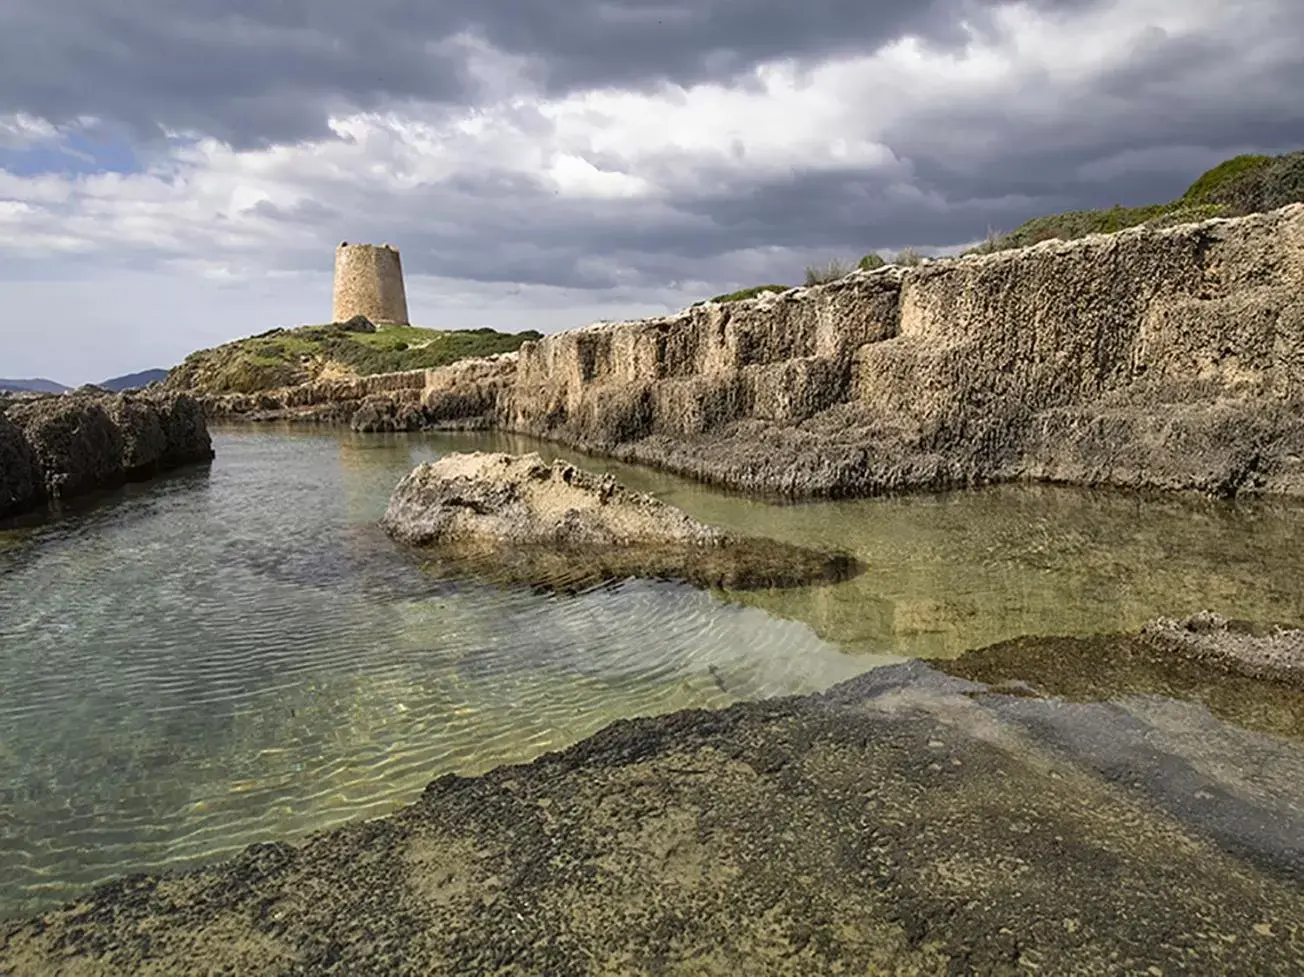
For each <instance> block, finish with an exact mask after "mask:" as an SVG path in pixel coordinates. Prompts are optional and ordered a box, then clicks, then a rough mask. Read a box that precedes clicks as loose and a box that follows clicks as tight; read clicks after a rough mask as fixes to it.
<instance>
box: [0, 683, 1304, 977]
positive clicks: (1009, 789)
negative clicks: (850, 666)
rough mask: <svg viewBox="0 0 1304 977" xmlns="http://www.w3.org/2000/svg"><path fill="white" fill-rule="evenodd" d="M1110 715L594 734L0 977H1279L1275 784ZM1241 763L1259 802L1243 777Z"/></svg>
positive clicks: (19, 962)
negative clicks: (223, 976) (202, 976)
mask: <svg viewBox="0 0 1304 977" xmlns="http://www.w3.org/2000/svg"><path fill="white" fill-rule="evenodd" d="M1117 713H1118V710H1117V707H1116V706H1114V705H1113V704H1110V703H1091V702H1086V703H1074V704H1066V703H1064V702H1061V701H1040V700H1037V699H1034V698H1028V697H1018V696H1014V695H1009V694H1004V695H1001V694H990V693H988V692H986V691H985V690H984V689H983V687H982V686H981V685H977V684H975V683H972V682H966V681H962V680H959V679H954V678H950V677H946V676H939V675H938V674H937V673H936V672H934V671H932V670H931V669H929V668H928V667H927V666H924V665H923V664H922V663H918V662H915V663H911V664H908V665H902V666H895V667H892V668H887V669H879V670H876V671H875V672H872V673H870V674H867V675H864V676H862V677H860V678H857V679H854V680H852V681H851V682H848V683H844V684H843V685H841V686H837V687H835V688H833V689H831V690H830V691H829V692H827V693H825V694H822V695H816V696H810V697H794V698H786V699H779V700H771V701H766V702H759V703H749V704H740V705H736V706H733V707H730V708H728V709H725V710H721V711H689V712H680V713H676V714H674V715H670V716H663V717H659V718H651V719H639V720H633V721H623V722H618V723H615V724H613V725H612V726H609V727H608V728H606V729H605V730H603V731H602V732H600V733H598V734H597V735H595V736H593V737H591V738H590V739H588V740H585V741H583V742H581V743H579V744H577V745H575V746H573V747H571V748H570V749H567V750H565V751H564V752H560V753H554V754H549V755H547V756H544V757H541V758H539V759H538V760H536V761H535V762H534V763H531V764H528V765H523V766H513V767H502V768H499V769H496V770H493V771H491V772H489V773H487V774H485V775H483V776H480V777H473V778H461V777H456V776H452V775H449V776H444V777H441V778H440V779H438V780H436V781H434V782H433V783H431V784H430V785H429V787H427V789H426V791H425V793H424V795H423V796H422V797H421V798H420V800H419V801H417V802H416V803H415V804H413V805H411V806H410V807H407V808H405V809H403V810H401V811H399V812H397V813H395V814H394V815H392V816H389V817H385V818H378V819H374V820H371V821H367V822H363V823H355V824H350V825H347V826H345V827H342V828H339V829H337V830H333V831H330V832H327V833H323V834H320V835H316V836H314V837H312V838H310V839H308V840H307V841H306V842H305V843H303V844H302V845H298V846H292V845H289V844H265V845H256V846H253V847H251V848H249V849H247V850H246V851H245V852H244V853H242V854H241V855H240V856H238V857H237V858H235V859H232V860H231V861H228V862H225V863H223V864H221V865H216V866H213V867H210V868H206V869H203V870H200V871H195V872H190V873H184V874H169V875H148V876H147V875H138V876H134V877H131V878H126V879H121V880H117V881H115V882H111V883H109V884H107V885H104V886H101V887H99V888H97V889H95V890H94V891H92V892H90V893H88V894H87V895H86V896H84V897H83V898H81V899H79V900H77V901H75V902H73V903H70V904H68V905H67V906H65V907H62V908H59V909H55V910H52V911H49V912H46V913H44V914H42V915H41V916H39V917H36V918H33V919H29V920H17V921H13V922H10V923H0V972H5V973H9V974H13V975H14V977H28V975H37V974H44V973H76V974H80V975H86V977H100V975H116V974H123V975H126V974H131V975H136V974H151V975H156V977H158V975H171V974H178V975H179V974H192V973H195V972H196V970H197V968H198V969H199V970H202V972H205V973H214V974H216V973H231V974H265V975H269V977H270V975H291V974H341V975H343V974H349V975H352V974H375V975H381V974H386V975H389V974H392V975H405V974H411V975H417V974H421V975H444V974H447V975H454V974H456V975H462V974H504V975H505V974H520V975H524V974H559V975H560V974H575V975H593V977H600V975H608V974H610V975H616V974H621V975H644V974H647V975H652V974H662V975H664V974H685V975H686V974H695V975H696V974H702V975H721V977H723V975H734V974H746V975H756V977H777V975H784V977H805V975H810V974H832V973H844V974H883V975H899V977H907V975H924V974H927V975H937V977H940V975H948V974H981V975H992V977H1006V975H1008V977H1013V975H1016V974H1023V973H1028V972H1035V973H1045V974H1056V975H1065V977H1074V975H1091V977H1097V975H1115V974H1117V975H1124V974H1126V975H1132V974H1151V973H1191V974H1228V975H1233V974H1234V975H1246V977H1250V975H1253V977H1269V975H1281V977H1285V975H1294V974H1298V973H1299V953H1300V945H1299V925H1300V918H1301V915H1300V914H1301V909H1300V906H1301V898H1302V897H1304V879H1302V878H1301V866H1300V862H1299V853H1298V834H1297V833H1295V834H1292V831H1293V830H1294V829H1296V828H1297V827H1298V824H1299V818H1300V814H1299V809H1298V808H1295V809H1293V810H1292V809H1291V807H1290V804H1291V803H1292V801H1293V800H1294V798H1296V797H1297V796H1298V794H1299V787H1298V785H1299V783H1300V781H1299V778H1298V777H1292V774H1295V773H1296V772H1297V770H1298V763H1297V761H1295V760H1292V759H1291V757H1290V754H1289V753H1288V751H1286V750H1285V749H1283V748H1282V747H1281V746H1280V745H1278V746H1276V747H1275V748H1274V746H1273V744H1274V742H1276V741H1274V740H1271V739H1270V738H1266V737H1264V738H1259V739H1245V738H1243V736H1242V734H1239V732H1238V731H1237V730H1234V729H1232V728H1230V727H1226V726H1215V727H1214V732H1215V733H1216V734H1217V735H1218V736H1220V737H1221V738H1222V739H1221V740H1220V743H1223V744H1224V745H1223V746H1222V749H1223V751H1224V753H1225V755H1227V756H1229V757H1230V761H1229V762H1228V763H1226V764H1224V765H1221V766H1219V765H1214V764H1210V763H1209V762H1207V760H1203V759H1202V760H1201V762H1198V763H1197V762H1193V761H1192V759H1191V758H1192V757H1197V758H1202V757H1203V754H1201V753H1200V752H1199V750H1200V749H1201V747H1202V745H1207V741H1206V739H1205V738H1201V737H1199V736H1198V734H1199V733H1200V732H1203V731H1204V730H1203V727H1199V726H1194V727H1191V728H1190V729H1189V732H1190V733H1191V737H1190V738H1189V739H1178V738H1176V737H1175V736H1174V729H1175V723H1176V722H1177V721H1178V719H1180V718H1181V717H1182V716H1188V717H1194V719H1193V720H1192V721H1194V722H1197V723H1198V722H1199V721H1200V717H1204V716H1206V715H1207V714H1206V713H1204V712H1203V710H1200V709H1198V708H1192V709H1191V710H1189V712H1188V713H1182V714H1179V715H1178V716H1177V717H1175V716H1173V715H1171V714H1165V715H1163V716H1162V717H1160V720H1159V721H1158V722H1157V723H1156V724H1154V725H1148V724H1146V722H1145V715H1144V713H1141V712H1140V710H1139V709H1136V708H1133V709H1131V710H1129V714H1128V717H1129V722H1128V723H1120V722H1118V715H1117ZM1056 724H1059V725H1056ZM1037 730H1042V731H1044V733H1045V735H1046V736H1047V738H1048V739H1049V742H1047V740H1046V739H1039V738H1038V737H1037V735H1036V731H1037ZM1084 731H1085V733H1086V734H1087V735H1084ZM1074 734H1077V735H1074ZM1111 735H1112V736H1114V737H1122V739H1111V738H1109V737H1110V736H1111ZM1102 736H1103V737H1104V743H1105V745H1106V746H1107V747H1108V748H1109V752H1108V754H1107V755H1100V754H1099V752H1098V751H1097V745H1098V741H1099V740H1100V738H1101V737H1102ZM1256 751H1262V752H1258V753H1256ZM1265 756H1267V757H1270V758H1271V761H1272V764H1273V766H1272V772H1273V774H1274V777H1273V779H1272V781H1271V784H1270V785H1266V786H1258V787H1256V786H1255V783H1254V780H1253V779H1252V778H1247V777H1244V776H1242V770H1243V767H1242V766H1241V765H1240V764H1241V761H1244V760H1246V758H1248V757H1257V758H1258V759H1257V760H1255V761H1253V762H1252V765H1253V766H1254V767H1255V768H1256V769H1255V773H1256V775H1259V774H1261V773H1262V770H1261V768H1262V766H1263V758H1264V757H1265ZM1146 764H1159V765H1162V766H1161V768H1160V771H1159V773H1160V774H1162V775H1154V776H1149V777H1147V783H1149V784H1153V785H1155V786H1156V788H1157V790H1158V791H1160V793H1159V794H1158V795H1157V796H1152V795H1150V794H1148V793H1146V792H1145V791H1143V790H1141V789H1138V788H1136V787H1135V786H1134V780H1135V779H1136V778H1137V777H1138V776H1139V775H1140V774H1139V773H1138V771H1149V768H1148V767H1146V766H1145V765H1146ZM1149 772H1151V773H1154V772H1153V771H1149ZM1165 788H1168V793H1162V791H1163V790H1164V789H1165ZM1269 788H1270V789H1269ZM1277 795H1280V796H1277ZM1256 832H1257V833H1256ZM1274 832H1275V833H1274Z"/></svg>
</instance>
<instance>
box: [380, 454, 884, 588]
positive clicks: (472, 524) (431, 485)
mask: <svg viewBox="0 0 1304 977" xmlns="http://www.w3.org/2000/svg"><path fill="white" fill-rule="evenodd" d="M381 525H382V526H383V527H384V529H385V531H386V532H388V533H389V534H390V535H391V536H393V537H394V538H396V539H398V540H401V541H402V542H405V543H409V544H412V545H415V546H425V547H433V548H434V552H433V554H432V561H433V562H434V565H435V566H437V567H440V568H444V569H448V570H453V571H456V570H458V569H459V568H460V569H462V570H464V571H465V570H469V571H470V572H473V573H476V574H477V575H482V576H489V577H492V578H495V579H500V580H505V581H507V580H510V581H518V582H527V583H531V584H535V585H541V586H565V587H576V586H583V585H586V584H589V583H594V582H597V581H601V580H610V579H619V578H622V577H628V576H650V577H676V578H680V579H685V580H688V581H690V582H693V583H697V584H699V585H702V586H727V587H740V588H741V587H757V586H780V585H791V584H801V583H810V582H812V581H817V580H836V579H843V578H845V577H847V576H849V575H850V574H852V573H854V572H856V571H857V570H858V569H859V568H858V567H857V566H856V564H855V561H853V560H851V559H850V558H848V557H843V556H839V555H836V554H834V555H826V554H821V553H815V552H813V551H809V550H805V549H802V548H799V547H795V546H789V545H786V544H782V543H779V542H777V541H773V540H764V539H741V538H736V537H731V536H728V535H726V534H725V533H723V532H721V531H720V530H718V529H715V528H714V527H711V526H707V525H705V524H703V523H700V522H698V521H697V520H695V519H692V518H691V517H689V516H688V515H687V514H685V513H684V512H682V511H681V510H679V509H676V508H675V507H674V506H671V505H667V504H666V503H664V502H661V501H660V500H658V499H655V498H653V497H652V496H650V495H645V494H642V493H639V492H631V491H630V490H628V489H626V488H625V487H624V486H622V485H621V484H620V483H619V482H617V481H616V480H615V479H614V478H613V477H612V476H610V475H594V474H591V473H589V472H586V471H583V470H582V469H579V468H576V467H575V466H574V465H570V464H567V463H566V462H563V461H556V462H553V464H551V465H546V464H544V463H543V461H542V460H541V459H540V458H539V456H538V455H536V454H529V455H522V456H517V455H507V454H489V453H482V452H476V453H474V454H455V455H447V456H445V457H443V458H441V459H439V460H438V461H435V462H427V463H425V464H423V465H419V466H418V467H417V468H416V469H414V470H413V471H412V472H411V473H410V474H408V475H407V476H406V477H405V478H404V479H403V480H402V481H401V482H400V483H399V484H398V486H397V488H395V489H394V494H393V496H392V497H391V499H390V503H389V508H388V509H387V510H386V512H385V515H384V518H383V519H382V521H381Z"/></svg>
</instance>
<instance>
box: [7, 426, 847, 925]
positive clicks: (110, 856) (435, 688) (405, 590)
mask: <svg viewBox="0 0 1304 977" xmlns="http://www.w3.org/2000/svg"><path fill="white" fill-rule="evenodd" d="M217 449H218V458H217V461H216V463H215V464H214V466H213V468H212V470H211V472H210V473H208V474H207V475H206V476H205V477H202V478H198V477H196V478H190V479H182V480H167V481H165V482H162V483H159V484H158V485H157V486H154V488H153V491H150V490H147V489H145V488H143V487H134V488H133V489H131V490H129V491H127V492H125V493H121V494H119V495H118V496H116V497H115V498H113V499H110V500H109V501H106V502H102V503H100V504H98V505H96V506H95V507H93V508H91V509H90V510H88V511H83V512H79V513H76V514H75V515H74V516H72V517H71V518H67V519H63V520H60V521H57V522H54V523H50V524H47V525H45V526H41V527H38V528H37V529H35V530H32V531H30V536H31V539H30V542H31V545H30V546H28V547H27V548H26V549H25V550H24V549H23V548H22V547H21V546H20V547H18V548H17V549H16V550H15V549H14V548H8V549H6V550H5V551H4V552H5V558H4V562H0V649H3V653H4V656H5V664H6V674H5V682H4V689H3V697H2V698H0V915H7V914H11V913H17V912H30V911H33V910H36V909H39V908H41V907H43V906H46V905H49V904H51V903H53V902H57V901H60V900H63V899H65V898H68V897H69V896H70V895H72V894H73V893H74V892H75V891H76V890H77V889H79V888H80V887H82V886H85V885H89V884H93V883H96V882H99V881H103V880H105V879H107V878H110V877H113V876H114V875H117V874H119V873H122V872H128V871H140V870H145V869H151V868H156V869H157V868H177V867H184V866H188V865H192V864H195V863H197V862H200V861H203V860H206V859H211V858H214V857H219V856H223V855H229V854H232V853H234V852H236V851H238V850H239V849H241V848H242V847H244V846H245V845H247V844H249V843H252V842H256V841H265V840H268V839H274V838H293V837H297V836H302V835H303V834H305V833H306V832H310V831H315V830H320V829H323V828H327V827H331V826H334V825H337V824H340V823H342V822H344V821H348V820H351V819H354V818H358V817H374V816H378V815H381V814H384V813H387V812H388V811H391V810H393V809H394V808H395V807H396V806H398V805H400V804H403V803H406V802H409V801H411V800H412V799H414V798H415V796H416V795H417V794H418V793H419V792H420V790H421V789H422V788H423V787H424V786H425V784H426V783H428V782H429V781H430V780H431V779H433V778H435V777H437V776H439V775H440V774H442V773H445V772H448V771H456V772H461V773H477V772H480V771H483V770H486V769H488V768H490V767H493V766H496V765H499V764H501V763H507V762H518V761H523V760H527V759H530V758H532V757H534V756H536V755H538V754H539V753H541V752H545V751H547V750H552V749H557V748H560V747H563V746H566V745H568V744H570V743H573V742H575V741H576V740H578V739H580V738H582V737H583V736H586V735H588V734H590V733H592V732H595V731H596V730H597V729H599V728H601V727H602V726H604V725H606V724H607V723H609V722H610V721H611V720H612V719H614V718H617V717H622V716H629V715H639V714H653V713H658V712H664V711H669V710H673V709H679V708H684V707H690V706H719V705H724V704H727V703H728V702H731V701H734V700H735V699H738V698H743V697H750V696H759V695H766V694H775V693H785V692H797V691H807V690H810V689H814V688H819V687H822V686H825V685H827V684H830V683H832V682H833V681H836V680H837V679H839V678H842V677H845V676H846V675H849V674H853V673H854V672H855V671H858V670H860V669H862V668H864V667H866V666H867V664H868V663H867V662H863V661H855V660H851V659H848V658H847V657H846V656H845V655H843V654H842V653H841V652H839V651H837V650H836V649H834V648H832V647H831V646H829V645H827V644H825V643H824V642H822V641H821V640H819V639H818V638H816V637H815V636H814V635H813V634H812V632H811V631H810V630H809V628H807V627H806V626H804V625H801V624H797V623H787V622H780V623H778V624H776V623H775V622H774V621H772V620H771V619H770V618H769V617H768V615H766V614H765V613H764V612H762V611H759V610H754V609H747V608H742V607H738V606H731V605H726V604H723V603H721V602H720V601H719V600H718V599H716V598H713V597H711V596H710V595H708V594H705V593H702V592H700V591H697V590H693V589H692V588H689V587H686V586H680V585H674V584H666V583H643V582H635V581H629V582H625V583H621V584H617V585H612V586H603V587H597V588H592V589H589V590H586V591H583V592H581V593H578V594H573V595H562V594H556V593H535V592H533V591H531V590H530V589H529V588H521V587H498V586H487V585H477V584H475V583H473V582H468V581H460V582H450V581H438V580H432V579H430V578H429V577H427V576H425V575H423V574H422V573H421V572H420V570H419V568H418V567H417V566H416V565H415V564H414V563H413V561H412V560H411V559H410V558H408V557H406V556H404V555H402V554H401V553H399V552H398V550H397V549H396V548H395V547H393V546H392V545H391V544H390V543H389V541H388V540H387V539H385V537H384V536H383V534H381V533H380V531H379V530H378V529H377V527H376V521H377V519H378V518H379V516H380V514H381V512H382V511H383V507H384V504H385V500H386V499H387V498H388V494H389V491H390V489H391V488H392V486H393V485H394V484H395V483H396V482H397V481H398V479H399V478H400V477H401V476H402V475H403V474H405V473H406V471H407V470H409V469H410V467H411V465H412V464H413V463H414V456H413V453H412V451H411V450H409V449H407V448H391V449H389V450H386V449H385V448H384V447H383V446H382V447H360V448H359V447H357V446H356V444H355V445H354V447H353V448H350V446H349V445H346V444H341V443H340V442H339V441H338V440H337V439H335V438H333V437H326V438H304V437H281V436H276V435H266V434H259V435H219V437H218V439H217ZM794 661H796V662H799V663H800V664H799V665H794Z"/></svg>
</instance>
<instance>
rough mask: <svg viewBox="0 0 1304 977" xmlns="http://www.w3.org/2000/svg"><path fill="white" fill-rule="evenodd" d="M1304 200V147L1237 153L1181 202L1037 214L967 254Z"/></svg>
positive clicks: (1241, 212) (1205, 176) (1243, 212)
mask: <svg viewBox="0 0 1304 977" xmlns="http://www.w3.org/2000/svg"><path fill="white" fill-rule="evenodd" d="M1301 201H1304V151H1301V152H1295V153H1288V154H1287V155H1285V156H1237V157H1234V158H1233V159H1229V160H1226V161H1224V162H1222V163H1219V164H1218V165H1217V166H1215V167H1214V168H1213V169H1211V170H1209V171H1208V172H1207V173H1205V174H1203V175H1202V176H1201V177H1200V178H1199V179H1198V180H1196V181H1195V182H1194V183H1192V184H1191V186H1190V187H1189V188H1188V189H1187V191H1186V192H1185V193H1184V194H1182V196H1180V197H1178V198H1177V199H1176V200H1171V201H1169V202H1168V203H1166V204H1150V205H1148V206H1144V207H1120V206H1114V207H1110V208H1108V209H1104V210H1075V211H1069V212H1068V213H1063V214H1051V215H1049V216H1046V217H1034V218H1033V219H1032V220H1030V221H1028V222H1026V223H1025V224H1022V225H1021V226H1019V227H1016V228H1015V229H1014V230H1013V231H1011V232H1010V233H1009V234H1005V235H1000V236H995V237H993V236H991V235H989V236H988V240H987V241H985V242H983V244H981V245H979V246H978V247H976V248H972V249H970V250H969V251H967V252H966V254H990V253H992V252H993V251H1005V250H1009V249H1010V248H1023V247H1028V246H1029V245H1032V244H1037V243H1039V242H1041V241H1049V240H1051V239H1052V238H1059V239H1060V240H1063V241H1071V240H1074V239H1075V238H1080V237H1086V236H1087V235H1088V234H1112V233H1114V232H1115V231H1122V230H1125V229H1126V228H1129V227H1139V226H1141V225H1145V226H1147V227H1172V226H1174V225H1176V224H1185V223H1191V222H1194V221H1202V220H1208V219H1209V218H1211V217H1241V216H1244V215H1246V214H1253V213H1259V212H1261V211H1267V210H1276V209H1277V208H1278V207H1285V206H1286V205H1287V204H1292V203H1297V202H1301Z"/></svg>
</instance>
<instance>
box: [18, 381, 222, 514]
mask: <svg viewBox="0 0 1304 977" xmlns="http://www.w3.org/2000/svg"><path fill="white" fill-rule="evenodd" d="M212 457H213V445H212V441H211V440H210V438H209V435H208V428H207V425H206V424H205V421H204V414H203V410H202V409H201V407H200V405H199V403H198V402H197V401H196V400H195V399H194V398H192V397H190V396H188V395H186V394H165V393H148V394H145V393H129V394H116V395H115V394H109V393H107V392H103V391H88V392H85V393H76V394H64V395H61V396H55V397H41V398H36V399H31V400H22V401H9V402H5V403H3V404H0V516H7V515H14V514H16V513H21V512H24V511H27V510H30V509H33V508H36V507H38V506H40V505H42V504H43V503H46V502H49V503H56V504H57V503H58V502H60V501H62V500H65V499H70V498H73V497H75V496H78V495H84V494H85V493H87V492H91V491H94V490H96V489H101V488H111V487H113V486H116V485H121V484H122V483H124V482H127V481H139V480H141V479H145V478H150V477H153V476H154V475H157V474H159V473H160V472H163V471H167V470H168V469H172V468H176V467H179V466H181V465H185V464H189V463H192V462H202V461H208V460H210V459H212Z"/></svg>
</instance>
